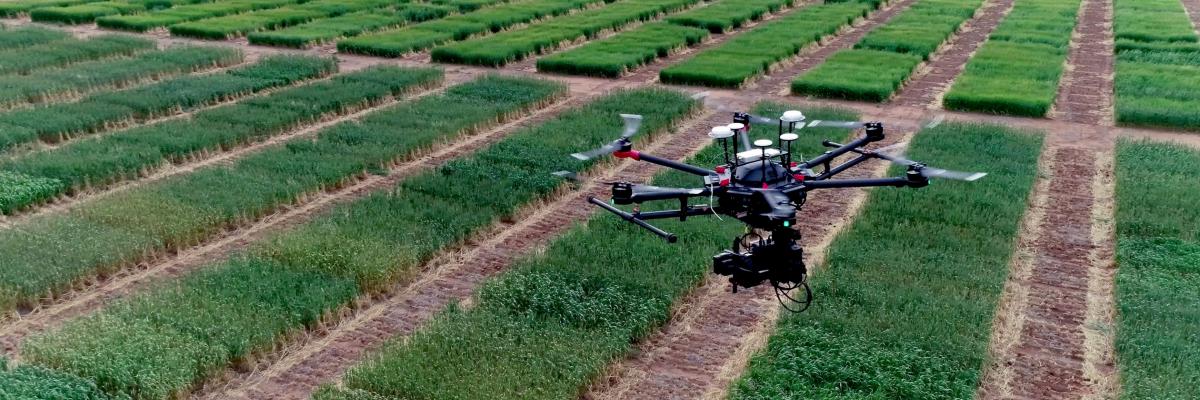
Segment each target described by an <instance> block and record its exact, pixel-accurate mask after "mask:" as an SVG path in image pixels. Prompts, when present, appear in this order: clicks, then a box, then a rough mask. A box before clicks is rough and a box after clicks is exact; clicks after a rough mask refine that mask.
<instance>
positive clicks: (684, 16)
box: [666, 0, 795, 33]
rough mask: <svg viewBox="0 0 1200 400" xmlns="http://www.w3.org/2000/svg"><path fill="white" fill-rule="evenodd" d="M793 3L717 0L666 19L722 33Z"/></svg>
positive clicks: (769, 0) (756, 0)
mask: <svg viewBox="0 0 1200 400" xmlns="http://www.w3.org/2000/svg"><path fill="white" fill-rule="evenodd" d="M793 5H795V1H794V0H743V1H728V0H726V1H721V0H717V1H715V2H713V4H709V5H707V6H705V7H701V8H697V9H694V10H689V11H685V12H681V13H678V14H675V15H671V16H669V17H667V18H666V20H667V22H670V23H672V24H676V25H683V26H692V27H696V28H703V29H707V30H709V31H710V32H712V33H722V32H725V31H728V30H731V29H737V28H740V27H742V25H743V24H745V23H747V22H750V21H757V20H758V19H759V18H762V16H763V15H766V14H769V13H774V12H778V11H779V10H782V9H783V8H784V7H791V6H793Z"/></svg>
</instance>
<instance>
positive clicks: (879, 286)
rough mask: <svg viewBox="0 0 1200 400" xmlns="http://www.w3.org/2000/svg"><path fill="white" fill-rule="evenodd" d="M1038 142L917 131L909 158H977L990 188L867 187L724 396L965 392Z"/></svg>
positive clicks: (965, 162) (993, 130) (974, 132)
mask: <svg viewBox="0 0 1200 400" xmlns="http://www.w3.org/2000/svg"><path fill="white" fill-rule="evenodd" d="M1040 144H1041V138H1040V137H1039V136H1035V135H1032V134H1029V133H1024V132H1014V131H1012V130H1009V129H1005V128H1002V127H998V126H988V125H969V124H944V125H942V126H940V127H938V128H934V129H927V130H925V131H923V132H921V133H918V134H917V135H916V137H915V139H914V140H913V142H912V145H911V147H912V152H913V153H914V157H918V158H920V159H923V160H924V159H929V160H931V161H932V162H936V164H937V165H947V166H949V167H947V168H963V169H971V168H977V167H979V166H981V165H987V166H988V168H990V169H991V174H990V175H988V177H987V179H989V180H990V184H989V185H988V186H979V185H963V184H955V183H941V182H939V183H938V184H935V185H934V186H931V187H928V188H924V189H922V190H921V191H920V192H917V191H906V190H877V191H873V192H872V193H871V197H870V199H869V200H868V201H867V204H866V205H865V206H864V209H863V211H862V214H861V216H860V217H859V218H858V219H857V220H856V221H855V222H854V224H853V225H851V226H850V228H849V229H848V230H847V231H845V232H843V233H842V235H840V236H839V237H838V238H837V239H835V241H834V243H833V245H832V247H831V249H830V254H829V256H828V258H827V261H826V263H825V265H824V266H822V267H821V270H822V272H821V273H820V274H818V275H815V276H814V277H813V284H814V288H813V289H814V291H816V292H817V293H823V298H822V300H821V301H820V303H819V304H817V305H814V306H813V309H810V310H809V311H807V312H806V313H805V314H802V315H796V316H794V317H784V318H783V319H782V320H781V321H780V323H779V326H778V327H777V328H776V333H775V334H774V336H772V338H771V340H770V343H769V344H768V345H767V347H766V348H765V349H763V351H762V352H760V354H759V355H757V356H755V358H754V359H753V360H752V361H751V365H750V367H749V370H748V371H747V372H746V373H745V375H743V377H742V379H741V381H740V382H739V383H738V384H737V385H736V387H735V388H734V390H733V394H732V396H731V397H732V398H734V399H767V398H778V397H819V398H830V397H842V396H846V397H872V396H883V397H899V398H909V397H921V398H963V397H971V396H972V394H973V393H974V391H975V387H976V385H977V384H978V377H979V373H978V369H979V367H980V365H982V363H983V357H984V354H985V349H986V347H987V340H988V334H989V329H988V326H989V321H990V320H991V318H992V311H993V309H994V308H995V304H996V301H997V299H998V298H999V295H1000V292H1001V288H1002V286H1003V284H1004V278H1005V269H1004V268H1003V266H1004V265H1006V263H1007V260H1008V258H1009V256H1011V254H1012V243H1013V241H1014V239H1015V237H1016V235H1017V227H1018V223H1019V221H1020V219H1021V215H1022V213H1023V212H1024V204H1025V198H1026V196H1027V194H1028V192H1029V190H1030V188H1031V187H1032V185H1033V179H1034V176H1033V174H1030V173H1029V170H1028V166H1029V165H1035V164H1036V163H1037V158H1038V153H1039V151H1040V147H1041V146H1040ZM917 204H920V206H915V205H917ZM900 221H903V222H900ZM967 243H969V246H971V247H972V248H973V249H975V251H973V252H971V253H969V254H967V253H963V252H957V251H954V250H953V249H956V248H961V247H962V246H965V245H967ZM930 254H937V255H938V256H937V257H936V259H931V258H929V257H928V255H930ZM883 331H886V334H884V333H883ZM914 370H916V371H920V373H913V372H911V371H914Z"/></svg>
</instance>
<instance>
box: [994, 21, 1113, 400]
mask: <svg viewBox="0 0 1200 400" xmlns="http://www.w3.org/2000/svg"><path fill="white" fill-rule="evenodd" d="M1111 18H1112V12H1111V4H1110V3H1109V2H1107V1H1102V0H1085V1H1084V2H1083V4H1082V5H1081V12H1080V20H1079V22H1078V24H1077V26H1076V35H1075V36H1074V40H1073V41H1072V43H1073V46H1072V49H1071V53H1070V54H1071V55H1070V56H1069V58H1068V60H1069V61H1070V65H1069V67H1068V69H1067V72H1066V74H1065V77H1064V80H1063V84H1062V86H1061V87H1060V94H1059V100H1058V104H1057V105H1056V108H1057V110H1058V112H1059V113H1060V114H1059V116H1060V118H1062V119H1063V120H1066V121H1069V122H1077V123H1084V124H1089V125H1093V126H1091V127H1090V129H1080V128H1079V127H1078V126H1077V125H1075V124H1063V125H1061V126H1060V127H1058V128H1053V129H1051V131H1050V132H1048V136H1047V139H1046V147H1045V149H1044V150H1043V154H1042V157H1041V162H1040V164H1041V171H1040V172H1041V174H1040V176H1039V180H1038V183H1037V184H1036V185H1035V187H1034V193H1033V195H1032V197H1031V204H1030V205H1029V209H1028V211H1027V213H1026V216H1025V218H1024V220H1023V222H1022V230H1021V234H1020V236H1019V238H1018V242H1017V247H1016V250H1015V253H1014V256H1013V261H1012V262H1011V265H1010V273H1009V278H1008V280H1007V282H1006V283H1005V288H1004V294H1003V296H1002V297H1001V301H1000V306H999V308H998V310H997V312H996V316H995V320H994V321H993V327H992V338H991V343H990V345H989V354H988V357H989V362H988V364H987V365H986V366H985V367H984V375H983V378H982V380H981V383H980V387H979V391H978V397H979V398H980V399H1009V398H1019V399H1109V398H1115V397H1116V394H1117V387H1118V385H1119V382H1118V379H1117V375H1116V366H1115V359H1114V356H1113V343H1112V341H1113V337H1112V335H1113V329H1114V325H1113V321H1114V313H1115V310H1114V303H1113V301H1114V300H1113V290H1114V289H1113V274H1114V273H1115V271H1116V264H1115V261H1114V255H1113V236H1114V228H1113V225H1112V224H1113V207H1114V199H1113V192H1114V183H1113V157H1114V156H1113V151H1114V143H1115V130H1114V129H1111V128H1106V127H1099V126H1094V125H1097V124H1108V123H1109V122H1110V121H1111V115H1112V113H1111V105H1112V75H1111V71H1112V54H1111V52H1112V42H1111V37H1112V31H1111V23H1110V21H1111ZM1089 52H1091V53H1089ZM1059 105H1062V107H1059Z"/></svg>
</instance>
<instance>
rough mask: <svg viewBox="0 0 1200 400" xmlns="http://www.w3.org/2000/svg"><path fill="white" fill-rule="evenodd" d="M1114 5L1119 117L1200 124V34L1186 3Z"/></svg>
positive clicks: (1144, 122) (1161, 0)
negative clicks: (1199, 110)
mask: <svg viewBox="0 0 1200 400" xmlns="http://www.w3.org/2000/svg"><path fill="white" fill-rule="evenodd" d="M1114 8H1115V19H1114V21H1113V24H1114V25H1113V30H1114V33H1115V35H1116V38H1117V65H1116V73H1117V74H1116V80H1115V82H1114V85H1115V91H1116V114H1117V115H1116V118H1117V122H1120V123H1122V124H1125V125H1136V126H1149V127H1160V128H1173V129H1185V130H1200V112H1198V111H1197V110H1196V107H1195V106H1194V104H1195V103H1196V101H1197V100H1200V38H1198V37H1197V35H1196V31H1195V29H1194V28H1193V26H1192V24H1191V21H1190V20H1189V19H1188V17H1187V14H1186V13H1185V11H1184V8H1183V5H1182V4H1180V3H1179V2H1177V1H1166V0H1146V1H1128V0H1119V1H1116V2H1115V3H1114Z"/></svg>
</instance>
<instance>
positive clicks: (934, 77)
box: [892, 0, 1014, 108]
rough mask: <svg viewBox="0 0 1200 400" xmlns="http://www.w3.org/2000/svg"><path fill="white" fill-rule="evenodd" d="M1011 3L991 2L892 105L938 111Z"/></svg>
mask: <svg viewBox="0 0 1200 400" xmlns="http://www.w3.org/2000/svg"><path fill="white" fill-rule="evenodd" d="M1013 3H1014V0H993V1H990V2H988V3H987V4H984V5H983V7H980V9H979V10H978V11H976V13H975V17H974V18H972V19H970V20H967V22H966V23H964V24H963V25H962V27H961V28H960V29H959V31H958V33H956V34H955V35H954V37H952V38H950V40H949V41H947V42H946V43H943V44H942V46H940V47H939V48H938V50H937V51H936V52H934V54H933V57H932V58H931V61H930V62H929V63H927V64H925V65H924V66H923V67H922V68H921V69H920V70H919V71H917V72H916V73H914V74H913V75H912V76H911V77H910V78H909V80H908V82H907V83H905V84H904V86H903V87H901V88H900V91H899V92H897V93H896V97H895V98H894V99H892V104H895V105H899V106H906V107H920V108H941V107H940V105H941V100H942V96H943V95H944V94H945V93H946V91H947V90H949V89H950V84H951V83H953V82H954V80H955V79H957V78H958V75H959V74H961V73H962V72H963V70H964V69H966V67H967V61H970V59H971V57H972V56H974V55H975V52H976V51H978V50H979V47H980V46H982V45H983V42H985V41H987V39H988V36H990V35H991V34H992V31H995V30H996V27H997V26H999V25H1000V22H1001V21H1003V20H1004V17H1006V16H1007V15H1008V12H1009V11H1012V8H1013Z"/></svg>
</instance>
